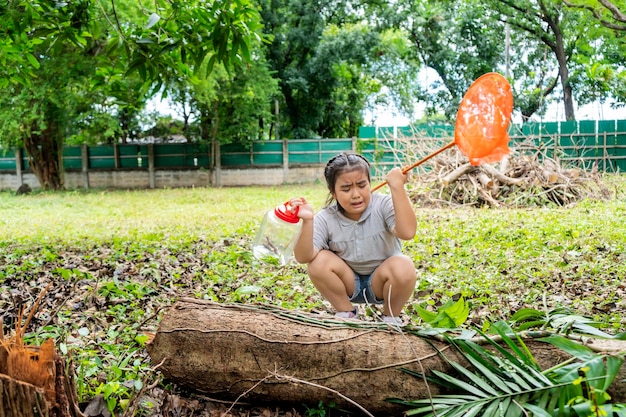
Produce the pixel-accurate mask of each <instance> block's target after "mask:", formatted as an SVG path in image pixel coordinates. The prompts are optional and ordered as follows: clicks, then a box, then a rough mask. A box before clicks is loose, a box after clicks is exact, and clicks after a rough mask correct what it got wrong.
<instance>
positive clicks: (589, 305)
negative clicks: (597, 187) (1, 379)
mask: <svg viewBox="0 0 626 417" xmlns="http://www.w3.org/2000/svg"><path fill="white" fill-rule="evenodd" d="M613 180H615V179H613ZM621 181H622V179H618V182H617V183H616V184H618V185H619V184H620V183H621ZM382 191H383V192H384V189H383V190H382ZM300 195H302V196H306V197H307V198H308V199H309V200H310V201H311V202H312V203H313V205H314V207H316V208H319V207H321V206H322V205H323V204H324V201H325V198H326V190H325V187H323V186H321V185H318V184H313V185H306V186H284V187H246V188H217V189H212V188H197V189H174V190H144V191H90V192H80V191H72V192H62V193H33V194H30V195H25V196H15V195H14V194H13V193H8V192H4V193H0V259H1V263H0V318H2V319H3V320H4V325H5V333H9V332H10V329H12V328H13V326H14V323H15V318H16V317H17V314H18V311H19V307H20V306H21V305H24V306H26V308H29V307H30V306H32V305H33V302H34V300H35V299H36V297H37V296H38V295H39V294H40V292H41V291H42V290H43V289H44V288H45V287H46V286H47V285H48V284H49V283H52V286H51V287H50V288H49V290H48V293H47V295H46V296H45V297H44V299H43V301H42V304H41V306H40V307H39V309H38V313H37V316H36V319H35V320H34V321H33V322H32V324H31V327H30V328H29V334H28V335H27V339H28V341H30V342H34V343H39V342H41V341H43V340H44V339H45V338H48V337H53V338H54V339H55V342H56V344H57V347H58V349H59V350H60V351H61V352H62V353H63V354H67V355H70V354H71V358H72V361H73V362H74V365H75V369H76V373H77V381H78V387H77V388H78V391H79V395H80V397H81V400H83V401H86V402H87V401H90V400H92V399H93V398H95V397H96V396H98V395H101V396H102V398H104V399H105V400H106V401H107V402H108V404H109V406H110V407H111V408H113V407H118V409H119V407H122V408H123V407H124V406H126V405H128V402H129V401H131V400H132V398H133V393H134V392H136V390H138V389H141V387H145V386H147V385H148V384H151V383H152V382H154V381H158V378H159V375H158V372H156V371H154V370H153V369H152V367H153V364H151V363H150V362H149V359H148V357H147V355H146V353H145V349H144V347H143V346H144V343H145V341H146V338H147V336H146V335H147V334H148V333H150V332H154V331H155V329H156V327H157V325H158V320H159V317H160V316H161V315H162V314H163V312H164V311H166V307H167V306H169V305H171V304H172V303H173V302H174V301H175V300H176V299H177V298H179V297H181V296H191V297H198V298H204V299H210V300H214V301H218V302H226V303H230V302H236V303H264V304H270V305H275V306H279V307H282V308H289V309H297V310H303V311H310V310H315V311H321V312H328V313H330V312H331V310H330V308H329V306H328V304H327V303H326V302H324V301H323V300H322V299H321V297H320V296H319V295H318V294H317V292H316V290H315V288H314V287H313V286H312V284H311V283H310V282H309V281H308V279H307V276H306V270H305V268H304V267H303V266H302V265H297V264H295V263H293V264H290V265H287V266H280V265H271V264H265V263H260V262H259V261H257V260H256V259H254V257H253V256H252V253H251V243H252V239H253V238H254V235H255V233H256V230H257V228H258V225H259V222H260V220H261V218H262V216H263V214H264V212H265V211H266V210H269V209H271V208H273V207H274V206H275V205H276V204H279V203H282V202H283V201H285V200H286V199H288V198H289V197H291V196H300ZM624 203H625V199H624V197H623V196H621V195H620V196H618V197H617V198H615V199H613V200H610V201H592V200H586V201H581V202H579V203H578V204H576V205H575V206H572V207H567V208H561V207H548V208H533V209H486V208H485V209H473V208H458V209H432V208H426V207H416V215H417V219H418V234H417V236H416V238H415V239H414V240H413V241H410V242H406V244H405V253H406V254H408V255H409V256H411V257H412V258H413V259H414V260H415V265H416V268H417V270H418V278H419V281H418V288H417V289H416V293H415V294H416V295H415V298H414V299H413V300H411V302H410V305H409V306H408V307H407V309H406V311H405V319H407V320H408V321H410V323H411V324H413V325H416V326H420V325H424V323H423V322H422V319H421V318H420V316H419V315H418V313H417V308H416V306H418V305H419V306H422V307H424V308H427V309H431V310H435V309H437V308H438V307H440V306H441V305H444V304H445V303H446V302H448V301H449V300H456V299H458V298H459V297H460V296H462V297H463V299H464V300H465V301H466V302H467V303H468V306H469V307H470V317H469V319H468V321H467V322H466V323H465V324H464V326H471V325H477V326H478V327H481V328H486V327H487V326H488V324H489V323H491V322H494V321H497V320H501V319H508V318H510V317H511V316H512V314H513V313H514V312H516V311H518V310H520V309H521V308H525V307H526V308H534V309H537V310H540V311H544V312H546V313H548V312H553V311H556V310H558V309H559V310H560V311H567V312H569V313H570V314H578V315H581V316H586V317H589V318H591V319H594V320H596V321H597V322H598V323H599V326H600V327H601V328H602V330H604V331H606V332H608V333H612V334H615V333H618V332H624V331H626V301H625V300H626V284H625V283H624V278H623V277H625V276H626V262H625V261H626V234H625V233H624V231H623V228H624V222H625V221H626V205H625V204H624ZM155 396H156V394H155ZM156 402H158V401H157V400H156V399H155V401H154V403H156ZM142 407H143V409H144V410H149V409H150V407H157V405H156V404H151V403H150V401H147V402H145V403H143V404H142ZM146 413H148V411H146ZM148 414H149V413H148Z"/></svg>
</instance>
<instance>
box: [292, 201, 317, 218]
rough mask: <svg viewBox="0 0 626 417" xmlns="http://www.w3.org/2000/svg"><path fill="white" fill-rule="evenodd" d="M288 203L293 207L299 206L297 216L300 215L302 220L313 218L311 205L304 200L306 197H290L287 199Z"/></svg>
mask: <svg viewBox="0 0 626 417" xmlns="http://www.w3.org/2000/svg"><path fill="white" fill-rule="evenodd" d="M289 204H290V205H291V207H293V208H294V209H295V208H296V207H299V210H298V217H300V218H301V219H302V220H312V219H313V215H314V212H313V207H311V205H310V204H309V203H308V202H307V201H306V198H304V197H297V198H292V199H290V200H289Z"/></svg>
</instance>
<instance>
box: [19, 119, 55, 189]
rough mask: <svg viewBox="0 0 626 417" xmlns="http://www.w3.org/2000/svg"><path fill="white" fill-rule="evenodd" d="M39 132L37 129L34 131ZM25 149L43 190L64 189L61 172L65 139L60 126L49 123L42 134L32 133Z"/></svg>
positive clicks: (25, 144)
mask: <svg viewBox="0 0 626 417" xmlns="http://www.w3.org/2000/svg"><path fill="white" fill-rule="evenodd" d="M32 131H33V132H37V131H38V130H37V127H36V126H35V127H34V128H33V129H32ZM24 148H25V149H26V153H27V154H28V161H29V163H30V165H31V169H32V170H33V173H34V174H35V176H36V177H37V180H39V185H41V187H42V188H43V189H51V190H59V189H61V188H63V176H62V170H61V168H62V167H61V152H62V148H63V139H62V136H61V134H60V131H59V126H58V124H57V123H56V122H54V121H48V126H47V127H46V128H45V129H43V130H41V131H40V133H31V135H30V136H28V137H26V138H25V139H24Z"/></svg>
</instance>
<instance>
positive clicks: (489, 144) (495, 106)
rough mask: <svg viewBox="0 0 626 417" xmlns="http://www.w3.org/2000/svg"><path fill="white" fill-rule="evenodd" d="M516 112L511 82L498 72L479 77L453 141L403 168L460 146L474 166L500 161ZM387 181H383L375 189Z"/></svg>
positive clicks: (468, 94) (465, 102)
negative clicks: (512, 116) (512, 115)
mask: <svg viewBox="0 0 626 417" xmlns="http://www.w3.org/2000/svg"><path fill="white" fill-rule="evenodd" d="M511 113H513V93H512V91H511V85H510V84H509V82H508V81H507V80H506V78H504V76H502V75H501V74H498V73H496V72H489V73H487V74H484V75H482V76H480V77H479V78H478V79H476V80H475V81H474V82H473V83H472V85H471V86H470V88H469V89H468V90H467V92H466V93H465V95H464V96H463V100H461V104H460V106H459V110H458V112H457V116H456V124H455V126H454V141H453V142H450V143H448V144H447V145H445V146H443V147H442V148H440V149H438V150H436V151H435V152H433V153H431V154H430V155H428V156H426V157H424V158H422V159H420V160H419V161H417V162H416V163H414V164H413V165H411V166H409V167H407V168H404V169H403V170H402V172H403V173H405V174H406V173H407V172H409V171H410V170H412V169H413V168H415V167H417V166H418V165H420V164H422V163H424V162H426V161H427V160H429V159H431V158H432V157H434V156H436V155H438V154H440V153H441V152H443V151H445V150H446V149H448V148H451V147H453V146H455V145H456V146H457V147H458V148H459V150H460V151H461V152H463V154H464V155H465V156H467V157H468V158H469V161H470V163H471V164H472V165H481V164H488V163H492V162H498V161H500V160H501V159H502V158H503V157H504V156H505V155H508V154H509V140H510V138H509V134H508V129H509V123H510V121H511ZM385 184H387V182H386V181H385V182H383V183H381V184H379V185H377V186H376V187H374V188H372V191H376V190H378V189H379V188H381V187H382V186H384V185H385Z"/></svg>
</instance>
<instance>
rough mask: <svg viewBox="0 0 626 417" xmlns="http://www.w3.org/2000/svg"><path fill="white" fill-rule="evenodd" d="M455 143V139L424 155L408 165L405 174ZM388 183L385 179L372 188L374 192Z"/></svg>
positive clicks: (404, 170) (403, 171)
mask: <svg viewBox="0 0 626 417" xmlns="http://www.w3.org/2000/svg"><path fill="white" fill-rule="evenodd" d="M454 145H455V143H454V141H452V142H450V143H448V144H447V145H444V146H443V147H441V148H440V149H438V150H436V151H435V152H433V153H431V154H430V155H428V156H425V157H423V158H422V159H420V160H419V161H417V162H416V163H414V164H413V165H411V166H408V167H406V168H404V169H403V170H402V173H403V174H406V173H407V172H409V171H410V170H412V169H413V168H415V167H417V166H419V165H421V164H423V163H424V162H426V161H428V160H429V159H431V158H434V157H435V156H437V155H439V154H440V153H441V152H443V151H445V150H446V149H449V148H451V147H453V146H454ZM386 184H387V181H383V182H381V183H380V184H378V185H377V186H376V187H374V188H372V192H374V191H376V190H378V189H379V188H381V187H383V186H384V185H386Z"/></svg>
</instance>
